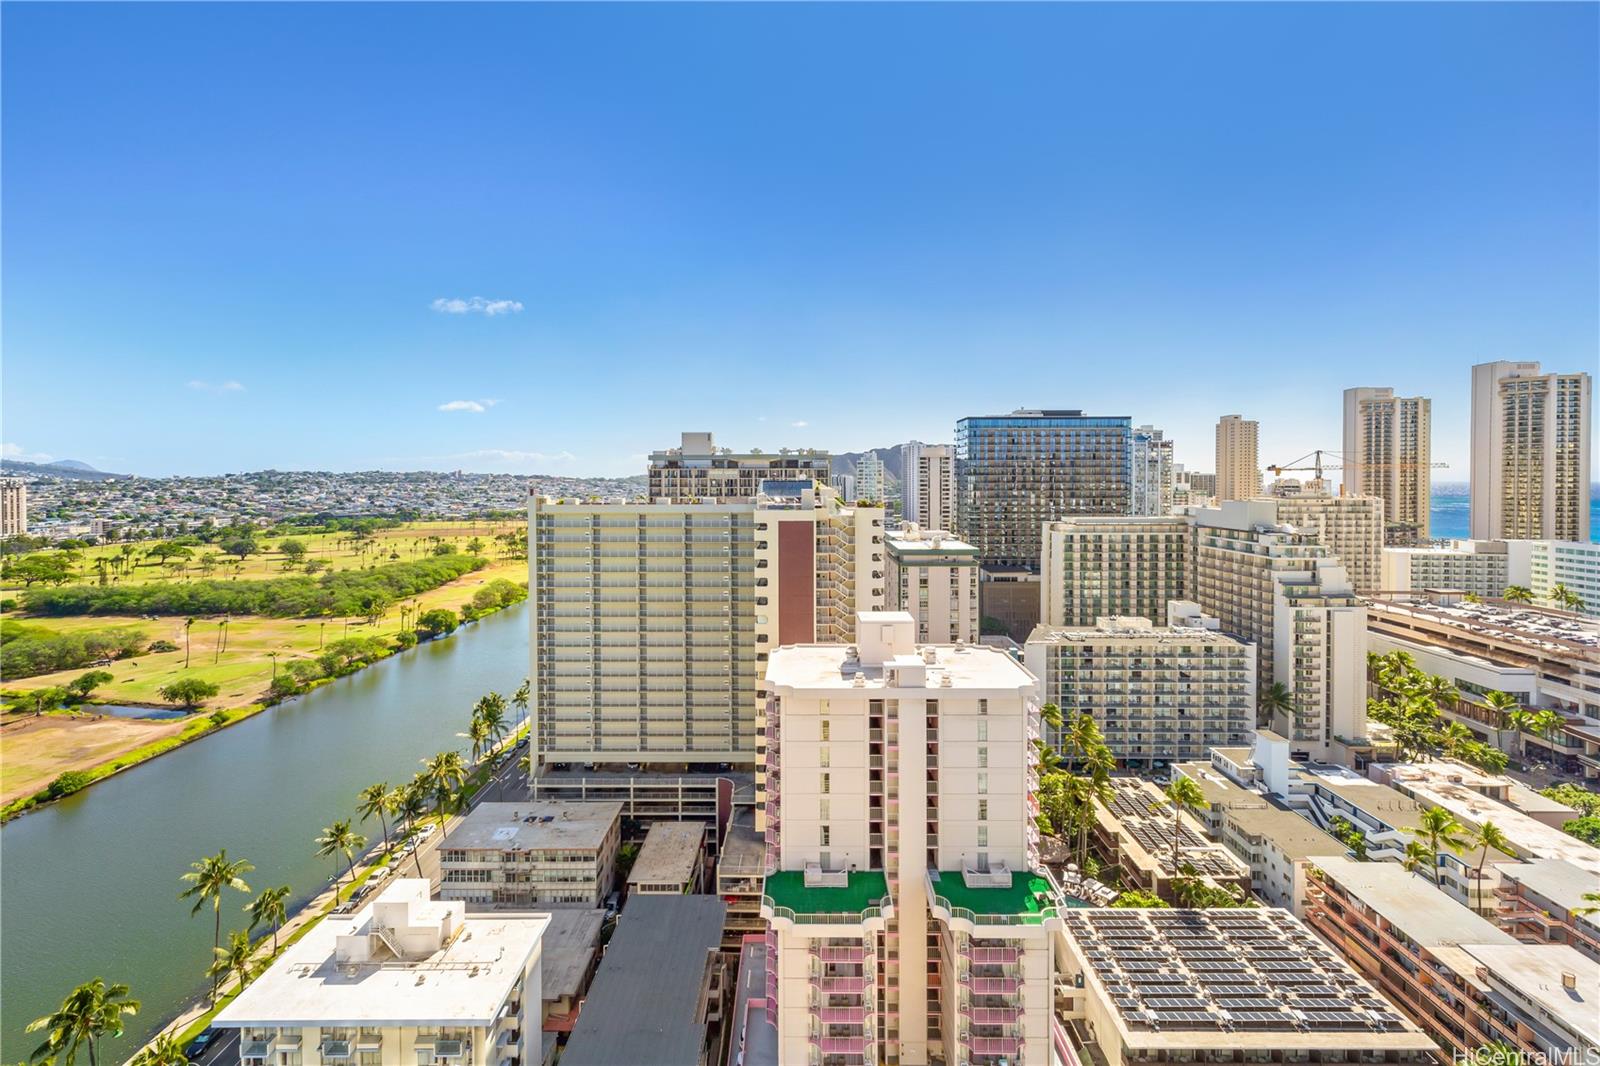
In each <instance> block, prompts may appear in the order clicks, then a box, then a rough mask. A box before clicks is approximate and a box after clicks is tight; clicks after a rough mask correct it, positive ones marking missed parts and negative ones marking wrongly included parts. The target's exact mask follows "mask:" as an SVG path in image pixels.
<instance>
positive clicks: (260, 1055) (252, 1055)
mask: <svg viewBox="0 0 1600 1066" xmlns="http://www.w3.org/2000/svg"><path fill="white" fill-rule="evenodd" d="M277 1044H278V1038H277V1037H275V1036H268V1037H261V1038H257V1039H251V1040H242V1041H240V1043H239V1061H240V1063H242V1064H243V1066H265V1064H266V1062H267V1061H268V1060H269V1059H271V1058H272V1057H273V1053H274V1052H275V1051H276V1050H277Z"/></svg>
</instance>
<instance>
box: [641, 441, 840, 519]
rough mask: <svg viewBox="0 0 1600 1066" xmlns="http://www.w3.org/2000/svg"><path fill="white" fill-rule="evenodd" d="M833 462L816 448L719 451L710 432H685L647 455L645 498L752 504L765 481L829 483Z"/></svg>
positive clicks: (725, 449)
mask: <svg viewBox="0 0 1600 1066" xmlns="http://www.w3.org/2000/svg"><path fill="white" fill-rule="evenodd" d="M832 471H833V458H832V456H830V455H829V454H828V453H827V452H825V451H818V450H817V449H815V448H802V449H793V448H782V449H779V450H778V451H776V452H763V451H761V450H759V449H754V450H751V451H748V452H735V451H734V450H733V449H732V448H719V447H717V442H716V439H715V437H713V435H712V434H710V433H685V434H683V435H682V438H681V443H680V444H679V446H678V447H676V448H667V449H664V450H662V451H657V452H652V453H650V468H649V471H648V477H649V482H650V487H649V496H650V499H652V500H659V501H663V502H668V501H678V502H686V501H693V500H704V499H718V500H753V499H755V498H756V496H758V495H760V493H761V484H762V482H764V481H772V480H775V481H797V480H809V481H812V482H815V483H816V484H818V485H828V484H831V483H832Z"/></svg>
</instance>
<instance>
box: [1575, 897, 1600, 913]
mask: <svg viewBox="0 0 1600 1066" xmlns="http://www.w3.org/2000/svg"><path fill="white" fill-rule="evenodd" d="M1583 902H1584V903H1585V904H1592V906H1583V907H1574V908H1572V913H1573V914H1574V915H1584V914H1600V892H1585V893H1584V894H1583Z"/></svg>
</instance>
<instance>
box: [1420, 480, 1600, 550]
mask: <svg viewBox="0 0 1600 1066" xmlns="http://www.w3.org/2000/svg"><path fill="white" fill-rule="evenodd" d="M1429 511H1430V515H1431V521H1432V527H1433V528H1432V529H1431V530H1430V531H1429V532H1430V534H1431V535H1432V537H1433V539H1434V540H1465V539H1466V538H1467V537H1468V535H1469V523H1470V518H1471V505H1470V503H1469V501H1468V498H1467V483H1466V482H1465V481H1441V482H1437V483H1435V485H1434V486H1433V504H1432V506H1431V507H1430V508H1429ZM1589 539H1590V540H1592V541H1596V542H1597V543H1600V484H1594V485H1590V486H1589Z"/></svg>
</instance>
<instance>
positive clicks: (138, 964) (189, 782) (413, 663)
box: [0, 604, 528, 1062]
mask: <svg viewBox="0 0 1600 1066" xmlns="http://www.w3.org/2000/svg"><path fill="white" fill-rule="evenodd" d="M527 609H528V608H527V605H526V604H519V605H517V606H515V607H510V608H506V609H505V610H502V611H499V612H496V613H495V614H493V615H490V616H489V617H487V618H484V619H483V620H481V621H479V622H476V623H474V624H472V625H470V626H467V627H464V628H463V629H462V630H460V631H459V632H458V633H457V634H456V635H455V636H454V637H452V638H451V639H449V640H444V641H433V642H429V643H427V644H424V645H422V646H420V647H417V648H414V649H411V650H409V651H406V652H403V653H401V654H399V655H396V656H394V657H392V658H390V659H387V660H385V661H383V662H380V663H378V664H375V665H374V666H372V667H369V668H367V669H366V670H363V671H361V672H359V673H357V674H354V675H352V676H350V677H346V678H341V679H340V680H338V681H335V682H333V683H331V684H328V685H325V686H322V687H320V688H318V689H316V690H314V691H312V692H310V693H308V694H307V695H305V696H303V697H300V698H298V699H296V700H293V701H291V702H288V703H285V704H282V705H280V706H278V707H276V708H274V709H273V710H272V711H271V712H270V713H266V714H260V715H256V716H255V717H253V718H251V719H249V720H248V721H245V722H241V723H239V724H238V725H235V726H232V727H230V728H228V729H225V730H222V731H221V732H219V733H218V734H217V735H215V736H213V737H209V738H207V739H206V741H205V742H204V743H199V744H191V745H186V746H184V747H183V748H180V749H178V750H176V751H173V752H170V753H168V754H166V755H163V756H162V757H161V758H159V759H157V760H154V761H153V762H150V763H148V764H146V765H143V766H139V767H134V768H131V769H129V770H127V771H124V772H123V773H120V774H118V775H116V776H115V777H113V778H111V779H108V780H106V781H104V782H101V783H100V784H98V785H96V786H94V787H93V788H91V789H88V790H86V791H84V792H83V793H80V794H78V795H75V796H70V797H68V798H66V799H64V800H62V801H60V802H58V803H55V804H52V805H51V806H49V807H47V808H44V809H42V810H40V811H38V812H35V813H33V814H30V815H28V816H27V817H25V818H21V819H18V820H16V821H14V822H11V823H9V824H7V825H6V826H5V827H4V828H3V829H0V893H3V896H4V899H5V907H4V909H3V910H0V943H3V944H4V950H3V952H0V986H3V987H4V989H5V996H4V1006H3V1014H0V1061H4V1062H16V1061H20V1060H23V1059H25V1058H26V1057H27V1055H28V1052H29V1051H30V1050H31V1049H32V1047H33V1046H34V1044H35V1043H37V1041H36V1040H35V1039H34V1038H32V1037H31V1035H29V1034H24V1033H23V1031H22V1030H23V1027H24V1026H25V1025H26V1024H27V1022H28V1021H29V1020H31V1019H32V1018H35V1017H38V1016H39V1015H41V1014H44V1013H46V1012H47V1011H49V1010H50V1009H52V1008H53V1007H55V1006H56V1005H57V1004H58V1003H59V1002H60V1000H61V998H62V997H63V996H65V995H66V993H67V992H69V991H70V990H71V989H72V987H73V986H74V985H76V984H78V983H79V982H82V981H85V980H88V979H90V978H92V977H95V976H100V977H104V978H105V979H106V980H107V981H124V982H126V983H128V984H129V985H131V986H132V990H133V991H132V994H133V996H134V997H135V998H138V999H140V1000H142V1001H143V1004H144V1008H143V1009H142V1010H141V1011H140V1013H139V1014H138V1015H137V1016H136V1017H134V1018H132V1019H130V1024H129V1026H128V1029H127V1032H126V1033H125V1035H124V1036H123V1037H122V1038H121V1039H120V1040H116V1041H111V1042H110V1043H109V1044H108V1046H107V1048H106V1059H107V1061H112V1060H117V1061H120V1058H122V1057H125V1056H126V1054H127V1053H130V1052H131V1049H133V1048H136V1047H137V1046H138V1045H139V1044H140V1043H142V1042H143V1040H144V1039H145V1038H146V1036H148V1034H150V1033H152V1032H154V1031H155V1030H157V1029H158V1028H160V1026H161V1025H162V1023H163V1022H164V1021H166V1020H167V1018H169V1017H170V1016H172V1015H173V1014H174V1013H176V1011H177V1010H178V1009H179V1008H180V1007H182V1006H183V1005H184V1004H185V1003H186V1002H188V1000H189V999H190V997H192V996H193V995H194V994H195V993H196V992H197V991H198V990H199V989H200V987H201V985H202V983H203V977H202V974H203V971H204V968H205V966H206V963H207V961H208V959H209V956H210V949H211V923H210V921H209V920H207V919H208V918H209V915H203V916H201V917H196V918H190V916H189V907H188V905H187V904H184V903H179V902H178V899H177V896H178V892H179V890H180V889H181V887H182V886H181V885H180V883H179V880H178V878H179V876H180V875H181V874H182V873H183V872H184V871H185V870H187V869H188V866H189V863H190V862H192V861H194V860H195V859H198V858H200V857H201V856H203V855H207V854H212V853H215V852H216V851H218V850H219V849H221V848H226V849H227V850H228V854H229V855H230V856H235V857H242V858H245V859H248V860H249V861H251V862H252V863H254V864H255V867H256V869H255V870H254V871H253V872H251V873H249V874H247V875H245V880H246V881H248V882H249V884H250V886H251V888H252V889H261V888H265V887H270V886H276V885H282V884H288V885H290V886H291V889H292V893H291V898H292V899H293V900H294V901H295V905H296V906H299V905H300V904H302V903H303V902H304V901H305V900H308V899H310V898H311V897H312V896H314V895H316V894H317V893H318V892H319V891H321V890H322V889H323V888H325V887H326V885H327V881H328V878H329V877H330V876H331V874H332V872H333V866H332V864H331V862H330V860H328V859H318V858H316V856H315V851H316V848H315V845H314V843H313V840H314V839H315V837H316V836H317V835H318V834H319V833H320V832H321V830H322V828H323V827H324V826H326V825H328V824H329V823H330V822H332V821H333V820H334V819H336V818H341V817H350V816H352V814H353V811H354V808H355V795H356V792H357V790H358V789H360V788H362V787H364V786H366V785H368V784H371V783H372V782H374V781H382V780H387V781H388V782H389V783H390V784H391V785H393V784H398V783H400V782H402V781H406V780H409V779H410V777H411V775H412V774H413V773H415V772H416V771H417V770H418V769H420V768H421V763H420V760H421V759H422V758H423V757H424V756H427V755H430V754H432V753H433V752H435V751H439V750H443V749H452V748H454V749H459V748H460V747H461V746H462V745H463V743H464V742H463V741H462V740H461V738H460V737H458V736H457V735H456V734H457V733H459V732H462V731H464V730H465V729H466V726H467V722H468V719H469V717H470V712H471V708H472V704H473V703H474V702H475V701H476V700H477V698H478V697H479V696H481V695H483V693H485V692H487V691H489V690H491V689H493V690H496V691H499V692H501V693H503V694H506V695H509V694H510V693H511V692H512V691H514V690H515V689H516V687H517V685H518V684H520V683H521V680H522V678H523V677H524V676H525V675H526V674H527V661H528V655H527V613H526V612H527ZM361 831H362V832H364V833H366V834H367V835H369V836H371V837H374V838H376V837H377V836H378V835H379V834H380V833H381V830H380V829H379V827H378V824H377V823H376V821H373V822H370V823H368V824H367V825H365V826H362V827H361ZM233 896H234V897H235V898H232V899H225V900H224V905H223V912H222V913H223V929H224V932H226V930H227V929H228V928H230V927H233V928H243V927H244V925H245V924H246V922H247V918H246V917H245V915H244V911H243V907H244V904H245V903H246V902H248V897H246V896H245V895H244V894H242V893H234V894H233Z"/></svg>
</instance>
